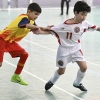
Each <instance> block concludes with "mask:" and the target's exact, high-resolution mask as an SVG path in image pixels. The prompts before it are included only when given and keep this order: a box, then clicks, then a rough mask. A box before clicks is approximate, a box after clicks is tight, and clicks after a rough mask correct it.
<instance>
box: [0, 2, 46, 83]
mask: <svg viewBox="0 0 100 100" xmlns="http://www.w3.org/2000/svg"><path fill="white" fill-rule="evenodd" d="M41 11H42V10H41V7H40V6H39V5H38V4H37V3H31V4H29V6H28V8H27V13H26V14H21V15H19V16H18V17H17V18H15V19H14V20H13V21H12V22H11V23H10V24H9V25H8V26H7V27H6V28H5V29H4V30H1V31H0V67H1V66H2V62H3V55H4V52H8V53H9V54H10V55H11V56H12V58H15V57H20V59H19V61H18V64H17V68H16V70H15V72H14V75H13V76H12V78H11V81H12V82H15V83H19V84H21V85H28V83H26V82H25V81H23V80H22V79H21V78H20V74H21V72H22V70H23V67H24V64H25V62H26V60H27V57H28V53H27V52H26V51H25V50H24V49H23V48H22V47H21V46H20V45H19V44H18V43H17V42H18V41H20V40H21V39H22V38H24V37H25V36H26V35H27V34H28V33H29V32H30V31H31V30H33V31H34V30H37V29H39V26H37V25H36V24H35V20H36V19H37V18H38V16H39V15H40V13H41ZM45 29H46V28H45Z"/></svg>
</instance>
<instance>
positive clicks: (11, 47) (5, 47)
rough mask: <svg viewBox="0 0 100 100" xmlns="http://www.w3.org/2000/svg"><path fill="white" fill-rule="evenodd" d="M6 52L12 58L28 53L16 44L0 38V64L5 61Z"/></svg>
mask: <svg viewBox="0 0 100 100" xmlns="http://www.w3.org/2000/svg"><path fill="white" fill-rule="evenodd" d="M4 52H8V53H9V54H10V55H11V56H12V58H14V57H17V56H19V55H21V54H23V53H25V52H26V51H25V50H24V49H23V48H22V47H21V46H20V45H19V44H18V43H16V42H12V43H10V42H8V41H5V40H4V39H2V38H1V37H0V62H2V61H3V55H4Z"/></svg>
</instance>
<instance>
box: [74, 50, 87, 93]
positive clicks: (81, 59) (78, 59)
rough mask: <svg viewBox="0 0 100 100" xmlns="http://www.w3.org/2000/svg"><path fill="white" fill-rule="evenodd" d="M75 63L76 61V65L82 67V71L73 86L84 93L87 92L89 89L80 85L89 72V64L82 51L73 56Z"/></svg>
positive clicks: (78, 73)
mask: <svg viewBox="0 0 100 100" xmlns="http://www.w3.org/2000/svg"><path fill="white" fill-rule="evenodd" d="M73 61H76V63H77V64H78V66H79V67H80V69H79V70H78V72H77V77H76V79H75V81H74V83H73V86H74V87H76V88H79V89H80V90H82V91H87V89H86V88H85V87H84V86H83V85H82V84H81V83H80V82H81V81H82V79H83V78H84V75H85V72H86V70H87V64H86V61H85V59H84V56H83V53H82V51H81V50H79V51H77V52H76V53H75V54H73Z"/></svg>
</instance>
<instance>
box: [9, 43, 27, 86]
mask: <svg viewBox="0 0 100 100" xmlns="http://www.w3.org/2000/svg"><path fill="white" fill-rule="evenodd" d="M13 46H14V48H13ZM9 48H12V51H9V53H10V55H11V56H12V58H15V57H20V59H19V61H18V64H17V68H16V70H15V74H14V75H13V76H12V78H11V81H12V82H16V83H19V84H21V85H28V84H27V83H26V82H24V81H23V80H22V79H21V78H20V76H19V75H20V74H21V72H22V70H23V68H24V64H25V62H26V60H27V57H28V53H27V52H26V51H25V50H24V49H23V48H22V47H21V46H20V45H19V44H17V43H15V42H14V43H13V44H11V45H10V46H9Z"/></svg>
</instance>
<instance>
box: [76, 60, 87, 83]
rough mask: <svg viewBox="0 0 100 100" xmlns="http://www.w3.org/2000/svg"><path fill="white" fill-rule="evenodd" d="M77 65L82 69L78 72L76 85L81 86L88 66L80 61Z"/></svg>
mask: <svg viewBox="0 0 100 100" xmlns="http://www.w3.org/2000/svg"><path fill="white" fill-rule="evenodd" d="M77 64H78V65H79V67H80V69H79V70H78V72H77V77H76V80H75V83H76V84H80V82H81V81H82V79H83V78H84V76H85V72H86V69H87V65H86V62H85V61H78V62H77Z"/></svg>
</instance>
